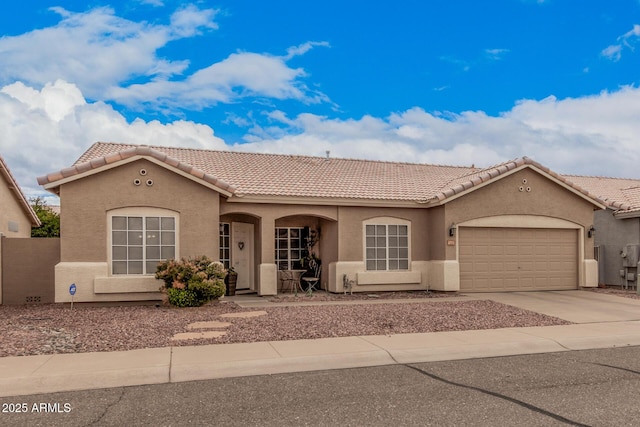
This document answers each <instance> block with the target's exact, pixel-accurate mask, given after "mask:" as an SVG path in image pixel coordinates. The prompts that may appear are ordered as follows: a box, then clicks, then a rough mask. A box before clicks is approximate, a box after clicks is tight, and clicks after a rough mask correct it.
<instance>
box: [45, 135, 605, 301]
mask: <svg viewBox="0 0 640 427" xmlns="http://www.w3.org/2000/svg"><path fill="white" fill-rule="evenodd" d="M38 182H39V183H40V184H41V185H43V186H44V187H45V188H46V189H47V190H49V191H51V192H53V193H55V194H58V195H59V196H60V204H61V209H63V210H64V213H65V214H64V215H63V216H62V218H61V235H62V237H61V262H60V264H58V265H57V267H56V301H58V302H62V301H69V300H70V296H69V292H68V289H69V285H70V284H71V283H75V284H76V287H77V293H76V295H75V301H110V300H148V299H155V298H158V297H159V294H158V292H157V291H158V287H159V282H158V281H156V280H155V279H154V278H153V273H154V272H155V266H156V264H157V263H158V261H160V260H162V259H166V258H171V257H183V256H195V255H208V256H210V257H212V258H215V259H221V260H222V261H223V262H225V263H226V264H228V265H232V266H233V267H234V268H235V270H236V271H238V273H239V275H238V284H237V288H238V289H250V290H253V291H255V292H257V293H258V294H259V295H273V294H276V293H277V291H278V284H279V280H278V277H279V270H293V269H297V268H299V267H300V265H299V261H300V258H301V257H302V256H303V255H304V245H305V237H306V236H308V235H317V236H319V239H318V243H317V244H316V246H315V248H314V251H315V254H316V255H317V256H318V257H319V258H320V259H321V267H322V268H321V271H322V273H321V287H322V288H325V289H327V290H329V291H331V292H343V290H344V284H345V283H352V284H353V286H352V290H353V291H354V292H357V291H364V292H371V291H383V290H384V291H388V290H419V289H427V288H429V289H435V290H440V291H459V290H460V291H465V292H482V291H515V290H534V289H536V290H542V289H577V288H579V287H583V286H585V287H589V286H597V263H596V261H595V260H594V259H593V252H594V250H593V239H592V238H589V233H588V230H589V229H590V228H591V227H592V226H593V212H594V210H599V209H604V208H605V205H604V203H603V202H602V201H600V200H598V199H597V198H595V197H594V196H592V195H591V194H589V193H587V192H586V191H584V190H583V189H581V188H580V187H578V186H576V185H573V184H571V183H569V182H568V181H567V180H566V179H565V178H563V177H562V176H560V175H558V174H556V173H554V172H552V171H550V170H549V169H547V168H545V167H543V166H541V165H540V164H538V163H536V162H534V161H532V160H530V159H528V158H521V159H517V160H514V161H510V162H506V163H503V164H500V165H497V166H495V167H491V168H487V169H478V168H466V167H451V166H434V165H425V164H410V163H391V162H380V161H366V160H349V159H338V158H330V157H328V156H327V157H326V158H323V157H308V156H293V155H272V154H255V153H240V152H228V151H210V150H195V149H183V148H167V147H149V146H133V145H124V144H113V143H96V144H94V145H93V146H92V147H90V148H89V150H88V151H87V152H85V153H84V154H83V155H82V156H81V157H80V159H78V161H76V163H75V164H74V165H73V166H72V167H69V168H67V169H63V170H62V171H59V172H56V173H52V174H49V175H47V176H44V177H40V178H38ZM345 280H346V282H345Z"/></svg>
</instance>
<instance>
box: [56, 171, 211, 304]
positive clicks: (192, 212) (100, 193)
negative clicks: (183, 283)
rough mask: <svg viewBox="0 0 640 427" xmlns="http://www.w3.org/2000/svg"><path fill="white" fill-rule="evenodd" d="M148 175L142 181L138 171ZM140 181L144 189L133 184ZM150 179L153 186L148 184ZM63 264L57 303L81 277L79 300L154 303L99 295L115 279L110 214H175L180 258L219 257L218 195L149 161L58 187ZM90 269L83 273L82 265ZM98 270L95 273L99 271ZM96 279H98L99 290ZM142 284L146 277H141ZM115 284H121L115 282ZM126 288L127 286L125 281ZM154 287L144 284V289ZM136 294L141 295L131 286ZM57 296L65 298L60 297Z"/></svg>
mask: <svg viewBox="0 0 640 427" xmlns="http://www.w3.org/2000/svg"><path fill="white" fill-rule="evenodd" d="M141 169H144V170H145V171H146V175H144V176H142V175H141V174H140V170H141ZM135 179H140V180H141V181H142V184H141V185H137V186H136V185H134V183H133V181H134V180H135ZM147 180H152V181H153V185H151V186H148V185H146V181H147ZM60 203H61V209H62V210H63V211H64V215H62V216H61V218H60V229H61V236H62V237H61V254H60V255H61V265H60V267H59V268H58V269H57V270H56V301H63V300H65V299H66V294H67V293H68V292H67V291H68V283H73V282H79V281H80V279H78V280H74V275H77V276H78V277H79V278H81V279H82V281H83V282H86V283H83V293H82V294H80V292H79V294H78V295H77V298H76V301H80V300H83V301H107V300H111V301H116V300H141V299H156V298H157V297H158V294H157V292H154V293H148V292H144V293H136V292H131V293H128V294H121V293H113V294H110V293H96V292H95V290H96V289H98V290H101V289H102V290H103V289H104V288H105V282H104V280H105V279H107V278H109V277H112V276H111V275H110V273H109V271H108V268H106V269H105V268H104V266H107V261H108V258H109V256H108V255H109V251H110V248H109V247H108V224H107V222H108V221H107V215H108V213H109V211H111V210H114V209H121V208H159V209H167V210H171V211H174V212H176V213H177V216H178V230H179V233H178V236H177V245H176V246H177V249H178V250H179V252H178V253H177V254H176V255H177V256H179V257H182V256H197V255H207V256H209V257H211V258H214V259H217V257H218V255H219V229H218V218H219V194H218V193H217V192H215V191H213V190H212V189H210V188H206V187H204V186H202V185H201V184H199V183H196V182H194V181H192V180H190V179H188V178H185V177H183V176H180V175H178V174H176V173H175V172H172V171H170V170H168V169H166V168H164V167H162V166H159V165H157V164H155V163H152V162H149V161H147V160H137V161H135V162H132V163H128V164H124V165H121V166H118V167H116V168H113V169H109V170H106V171H103V172H101V173H98V174H96V175H92V176H89V177H86V178H83V179H80V180H76V181H72V182H69V183H66V184H62V185H61V186H60ZM83 264H84V265H86V267H87V268H86V270H87V271H83V267H82V265H83ZM97 265H99V266H100V267H99V268H97V267H96V266H97ZM95 278H100V280H99V282H100V283H99V284H98V287H97V288H95V283H90V282H95V280H94V279H95ZM117 279H120V278H118V277H113V280H112V281H113V283H114V286H116V287H119V288H122V289H124V288H123V287H122V286H121V283H120V282H122V281H118V280H117ZM140 280H141V282H148V281H149V280H148V278H145V277H141V278H140ZM116 282H117V283H116ZM123 283H124V282H123ZM150 287H153V288H154V289H153V290H154V291H156V290H157V287H156V286H155V284H153V285H144V286H142V288H145V289H146V288H149V290H150V289H151V288H150ZM131 289H132V291H135V290H136V289H138V290H140V289H141V288H140V287H139V286H138V287H136V286H132V287H131ZM59 292H62V293H63V294H65V295H64V296H61V295H58V293H59Z"/></svg>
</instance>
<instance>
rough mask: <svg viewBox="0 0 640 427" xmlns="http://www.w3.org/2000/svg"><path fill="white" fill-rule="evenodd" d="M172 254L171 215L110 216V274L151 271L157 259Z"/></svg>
mask: <svg viewBox="0 0 640 427" xmlns="http://www.w3.org/2000/svg"><path fill="white" fill-rule="evenodd" d="M175 256H176V219H175V218H174V217H166V216H133V215H131V216H128V215H127V216H125V215H114V216H112V217H111V273H112V274H114V275H119V274H154V273H155V272H156V267H157V265H158V263H159V262H161V261H165V260H167V259H169V258H175Z"/></svg>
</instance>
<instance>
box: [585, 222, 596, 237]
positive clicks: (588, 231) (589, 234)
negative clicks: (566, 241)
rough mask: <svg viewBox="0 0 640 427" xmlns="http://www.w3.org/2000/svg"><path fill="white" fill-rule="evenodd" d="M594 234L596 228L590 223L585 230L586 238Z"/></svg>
mask: <svg viewBox="0 0 640 427" xmlns="http://www.w3.org/2000/svg"><path fill="white" fill-rule="evenodd" d="M595 235H596V228H595V227H594V226H593V225H592V226H591V227H589V229H588V230H587V237H588V238H592V237H593V236H595Z"/></svg>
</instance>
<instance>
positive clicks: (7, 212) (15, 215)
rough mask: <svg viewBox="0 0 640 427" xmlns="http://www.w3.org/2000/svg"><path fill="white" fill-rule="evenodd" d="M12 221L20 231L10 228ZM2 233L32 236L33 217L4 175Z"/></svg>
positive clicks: (0, 207) (0, 192)
mask: <svg viewBox="0 0 640 427" xmlns="http://www.w3.org/2000/svg"><path fill="white" fill-rule="evenodd" d="M10 222H12V223H14V225H16V226H17V228H18V231H12V230H9V223H10ZM0 233H2V234H4V235H5V236H7V237H30V236H31V219H30V218H29V216H28V215H27V213H26V212H25V210H24V208H23V207H22V205H21V204H20V202H18V200H17V199H16V195H15V193H13V191H12V190H9V187H8V186H7V182H6V181H5V180H4V179H2V177H0Z"/></svg>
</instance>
